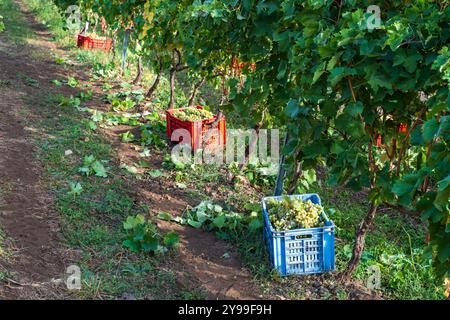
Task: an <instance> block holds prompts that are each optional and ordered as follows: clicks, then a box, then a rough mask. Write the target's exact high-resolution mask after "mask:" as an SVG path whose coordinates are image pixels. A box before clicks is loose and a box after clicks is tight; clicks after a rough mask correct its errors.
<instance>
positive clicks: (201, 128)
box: [166, 106, 227, 151]
mask: <svg viewBox="0 0 450 320" xmlns="http://www.w3.org/2000/svg"><path fill="white" fill-rule="evenodd" d="M195 108H197V109H203V108H202V107H201V106H196V107H195ZM183 109H185V108H183ZM183 109H172V110H168V111H166V119H167V125H166V126H167V127H166V129H167V132H166V133H167V137H168V138H169V139H171V138H172V133H173V132H174V131H175V130H177V129H185V130H187V131H188V132H189V134H190V136H191V137H190V138H191V140H190V141H183V140H181V141H175V142H178V143H186V144H190V145H191V148H192V151H196V150H198V149H201V148H202V146H203V140H204V137H205V135H206V133H207V131H208V130H209V129H211V125H212V123H213V122H214V121H215V120H216V119H217V115H215V116H214V117H213V118H211V119H205V120H199V121H183V120H180V119H178V118H176V117H175V116H174V115H173V112H174V111H175V110H183ZM226 134H227V132H226V120H225V116H222V118H221V119H220V120H219V122H218V123H217V127H216V128H215V130H213V132H212V134H210V136H209V139H208V141H207V142H206V145H207V146H208V147H215V146H219V145H225V143H226Z"/></svg>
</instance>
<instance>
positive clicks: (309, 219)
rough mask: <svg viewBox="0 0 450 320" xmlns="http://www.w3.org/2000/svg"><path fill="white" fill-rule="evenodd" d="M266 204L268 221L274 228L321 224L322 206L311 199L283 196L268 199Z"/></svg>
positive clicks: (296, 227)
mask: <svg viewBox="0 0 450 320" xmlns="http://www.w3.org/2000/svg"><path fill="white" fill-rule="evenodd" d="M267 205H268V211H269V219H270V222H271V223H272V225H273V226H274V227H275V229H276V230H279V231H281V230H293V229H303V228H316V227H320V226H321V225H322V224H323V222H322V221H321V219H320V214H321V212H322V211H323V208H322V207H321V206H320V205H318V204H314V203H312V202H311V200H306V201H302V200H299V199H293V198H289V197H283V199H282V200H281V201H277V200H275V199H270V200H269V201H268V202H267Z"/></svg>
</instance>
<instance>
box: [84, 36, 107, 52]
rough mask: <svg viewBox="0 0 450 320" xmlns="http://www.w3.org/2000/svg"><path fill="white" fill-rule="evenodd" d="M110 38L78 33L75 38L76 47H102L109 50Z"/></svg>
mask: <svg viewBox="0 0 450 320" xmlns="http://www.w3.org/2000/svg"><path fill="white" fill-rule="evenodd" d="M111 45H112V39H109V38H106V39H104V40H102V39H94V38H91V37H89V36H84V35H82V34H79V35H78V39H77V47H78V48H83V49H86V50H90V49H102V50H105V51H109V50H110V49H111Z"/></svg>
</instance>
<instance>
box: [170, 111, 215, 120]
mask: <svg viewBox="0 0 450 320" xmlns="http://www.w3.org/2000/svg"><path fill="white" fill-rule="evenodd" d="M173 115H174V117H175V118H177V119H180V120H183V121H199V120H204V119H211V118H213V117H214V114H213V113H212V112H209V111H208V110H204V109H197V108H184V109H183V110H179V109H176V110H174V111H173Z"/></svg>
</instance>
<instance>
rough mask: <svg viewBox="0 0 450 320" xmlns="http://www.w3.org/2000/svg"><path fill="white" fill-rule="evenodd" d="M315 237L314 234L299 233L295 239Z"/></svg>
mask: <svg viewBox="0 0 450 320" xmlns="http://www.w3.org/2000/svg"><path fill="white" fill-rule="evenodd" d="M312 237H313V235H312V234H299V235H296V236H295V239H297V240H300V239H311V238H312Z"/></svg>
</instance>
